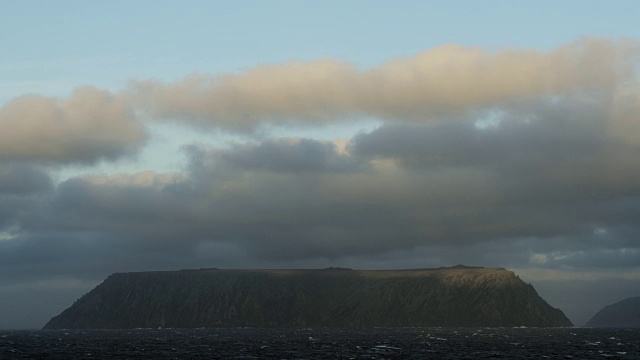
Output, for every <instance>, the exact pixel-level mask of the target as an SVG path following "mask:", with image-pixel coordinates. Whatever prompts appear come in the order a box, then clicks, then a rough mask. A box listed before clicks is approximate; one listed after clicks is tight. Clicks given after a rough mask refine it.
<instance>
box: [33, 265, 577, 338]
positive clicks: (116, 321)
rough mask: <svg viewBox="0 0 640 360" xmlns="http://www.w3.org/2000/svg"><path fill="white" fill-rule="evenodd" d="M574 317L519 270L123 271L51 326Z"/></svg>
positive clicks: (528, 321)
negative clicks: (545, 297) (549, 301)
mask: <svg viewBox="0 0 640 360" xmlns="http://www.w3.org/2000/svg"><path fill="white" fill-rule="evenodd" d="M373 326H377V327H399V326H447V327H466V326H539V327H548V326H571V322H570V321H569V320H568V319H567V318H566V317H565V315H564V314H563V313H562V311H561V310H559V309H554V308H552V307H551V306H550V305H549V304H547V302H545V301H544V300H543V299H542V298H541V297H540V296H538V294H537V293H536V291H535V289H534V288H533V287H532V286H531V285H529V284H526V283H524V282H523V281H522V280H520V278H518V277H517V276H516V275H515V274H514V273H513V272H511V271H508V270H505V269H497V268H469V267H463V266H462V267H460V266H459V267H453V268H439V269H416V270H350V269H340V268H329V269H317V270H218V269H200V270H181V271H166V272H139V273H116V274H113V275H111V276H109V277H108V278H107V279H106V280H105V281H104V282H103V283H102V284H100V285H98V286H97V287H96V288H94V289H93V290H91V291H90V292H89V293H87V294H85V295H84V296H83V297H81V298H80V299H78V300H77V301H76V302H75V303H74V304H73V305H72V306H71V307H70V308H68V309H66V310H65V311H63V312H62V313H61V314H60V315H58V316H55V317H54V318H52V319H51V320H50V321H49V322H48V323H47V324H46V325H45V327H44V328H45V329H60V328H69V329H71V328H75V329H87V328H94V329H115V328H157V327H171V328H197V327H373Z"/></svg>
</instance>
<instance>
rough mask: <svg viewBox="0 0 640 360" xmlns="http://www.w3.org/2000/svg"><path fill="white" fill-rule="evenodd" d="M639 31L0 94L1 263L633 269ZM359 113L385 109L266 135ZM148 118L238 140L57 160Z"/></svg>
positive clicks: (107, 268) (140, 140)
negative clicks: (150, 157)
mask: <svg viewBox="0 0 640 360" xmlns="http://www.w3.org/2000/svg"><path fill="white" fill-rule="evenodd" d="M638 49H639V48H638V43H637V42H635V41H631V40H620V41H609V40H601V39H585V40H581V41H577V42H575V43H571V44H568V45H566V46H563V47H560V48H558V49H555V50H552V51H549V52H536V51H530V50H508V49H507V50H502V51H496V52H490V51H486V50H483V49H480V48H467V47H460V46H454V45H449V46H443V47H439V48H435V49H431V50H427V51H425V52H423V53H420V54H418V55H416V56H414V57H409V58H403V59H395V60H392V61H389V62H387V63H384V64H381V65H379V66H377V67H373V68H370V69H359V68H358V67H357V66H356V65H354V64H348V63H342V62H338V61H335V60H330V59H324V60H318V61H312V62H307V63H299V62H289V63H283V64H270V65H263V66H259V67H257V68H254V69H250V70H247V71H245V72H242V73H238V74H222V75H202V74H194V75H191V76H188V77H186V78H184V79H183V80H179V81H176V82H174V83H162V82H159V81H155V80H145V81H140V80H135V81H132V82H131V85H130V86H129V87H128V88H126V89H123V90H122V91H120V92H118V93H110V92H108V91H105V90H100V89H96V88H94V87H91V86H87V87H82V88H79V89H77V90H76V91H75V92H74V93H73V94H71V95H70V96H69V97H68V98H63V99H60V98H49V97H43V96H39V95H24V96H21V97H18V98H15V99H13V100H11V101H9V102H7V103H5V104H4V105H3V106H2V107H1V108H0V126H1V127H2V132H0V158H1V159H2V162H1V164H2V165H0V273H2V274H6V275H4V276H2V277H1V280H2V283H3V284H10V283H13V282H16V281H18V280H16V279H18V278H19V279H20V280H19V281H24V280H26V279H32V280H34V281H35V279H41V278H43V277H52V278H54V277H64V276H76V277H82V276H88V277H92V276H95V277H101V276H103V275H104V274H105V273H109V272H113V271H128V270H142V269H150V268H153V269H160V268H167V269H170V268H176V267H200V266H220V267H234V266H236V267H246V266H252V265H255V266H281V265H284V266H296V265H297V266H305V265H306V266H313V265H316V264H317V265H324V264H338V265H347V266H348V265H351V266H354V267H357V266H359V265H362V266H369V267H372V266H378V267H388V266H392V267H402V266H404V265H406V266H408V267H415V266H425V267H428V266H440V265H451V264H452V263H458V262H465V263H468V264H471V265H474V264H477V265H494V266H505V267H521V268H536V269H556V270H564V271H578V270H580V271H583V270H584V271H586V270H589V271H597V270H598V269H604V270H606V271H609V272H615V271H626V272H628V271H636V272H637V271H639V270H640V243H639V242H638V240H637V239H638V238H639V236H638V235H639V233H640V227H638V225H637V224H638V223H640V221H639V220H640V219H639V217H640V197H639V195H640V163H639V162H638V161H637V159H638V158H640V115H639V114H640V86H639V85H638V79H637V74H636V71H637V67H638V54H639V53H638ZM362 117H367V118H375V119H377V120H379V121H381V123H382V125H381V126H380V127H379V128H377V129H375V130H373V131H370V132H361V133H360V134H358V135H355V136H353V137H351V138H349V139H335V140H333V141H326V140H319V139H314V138H282V137H277V136H275V135H271V134H275V133H277V131H275V130H274V129H277V128H285V127H287V126H290V125H304V126H308V127H313V126H322V125H325V124H329V123H348V122H350V121H353V120H355V119H359V118H362ZM158 122H172V123H175V124H180V125H184V126H195V127H198V128H205V129H206V128H209V129H218V130H221V131H229V132H231V133H234V134H240V135H239V136H240V139H244V140H238V141H237V142H236V143H234V144H232V145H230V146H226V147H218V148H214V147H210V146H207V145H195V144H194V145H189V146H187V147H186V148H185V153H186V154H187V159H188V162H187V163H186V164H185V170H184V171H183V172H181V173H170V174H166V173H157V172H154V171H146V169H141V171H140V172H138V173H134V174H107V175H96V174H87V175H83V176H76V177H73V178H70V179H67V180H65V181H63V182H60V183H57V182H55V181H54V180H52V176H53V175H52V174H54V173H55V171H57V170H59V169H62V168H64V167H65V166H69V165H74V164H84V165H87V164H96V163H99V162H101V161H113V160H117V159H121V158H123V157H131V156H135V155H136V154H137V153H138V152H139V151H140V149H142V148H143V147H144V145H145V144H146V141H147V140H148V139H149V137H150V136H151V135H150V131H149V128H151V127H153V126H154V124H156V123H158ZM256 133H260V134H261V136H254V135H255V134H256ZM420 264H421V265H420ZM16 274H20V275H19V276H18V277H16ZM80 274H85V275H80Z"/></svg>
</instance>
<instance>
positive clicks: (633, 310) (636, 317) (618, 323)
mask: <svg viewBox="0 0 640 360" xmlns="http://www.w3.org/2000/svg"><path fill="white" fill-rule="evenodd" d="M586 326H590V327H620V328H638V327H640V296H638V297H632V298H628V299H625V300H622V301H619V302H617V303H615V304H612V305H609V306H606V307H605V308H604V309H602V310H600V311H599V312H598V313H597V314H595V315H594V316H593V317H592V318H591V320H589V322H588V323H587V325H586Z"/></svg>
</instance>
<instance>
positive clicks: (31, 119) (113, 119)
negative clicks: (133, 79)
mask: <svg viewBox="0 0 640 360" xmlns="http://www.w3.org/2000/svg"><path fill="white" fill-rule="evenodd" d="M0 128H1V129H2V131H0V158H1V159H5V161H9V160H10V161H17V160H19V161H31V162H37V163H51V164H70V163H84V164H89V163H94V162H96V161H98V160H114V159H117V158H120V157H122V156H126V155H130V154H133V153H135V151H136V150H137V149H138V148H139V147H140V146H141V145H142V144H143V143H144V142H145V140H146V133H145V129H144V128H143V127H142V125H141V124H139V123H138V122H137V121H136V118H135V114H134V110H133V109H132V108H131V107H130V105H129V103H128V102H127V101H125V100H124V99H122V98H121V97H119V96H116V95H113V94H110V93H109V92H107V91H104V90H100V89H97V88H94V87H90V86H87V87H81V88H78V89H76V90H75V91H74V92H73V94H72V95H71V96H70V97H68V98H66V99H57V98H52V97H45V96H39V95H24V96H20V97H18V98H15V99H12V100H11V101H9V102H7V103H5V104H4V105H3V106H2V107H0Z"/></svg>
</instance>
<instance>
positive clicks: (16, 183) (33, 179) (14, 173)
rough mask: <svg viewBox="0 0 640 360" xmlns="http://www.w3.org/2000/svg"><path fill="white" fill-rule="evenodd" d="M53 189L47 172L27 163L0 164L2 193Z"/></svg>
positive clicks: (33, 192)
mask: <svg viewBox="0 0 640 360" xmlns="http://www.w3.org/2000/svg"><path fill="white" fill-rule="evenodd" d="M51 190H53V182H52V181H51V179H50V178H49V175H48V174H47V172H45V171H44V170H42V169H40V168H36V167H32V166H28V165H25V164H6V165H1V166H0V194H4V195H8V194H11V195H28V194H37V193H45V192H49V191H51Z"/></svg>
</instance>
